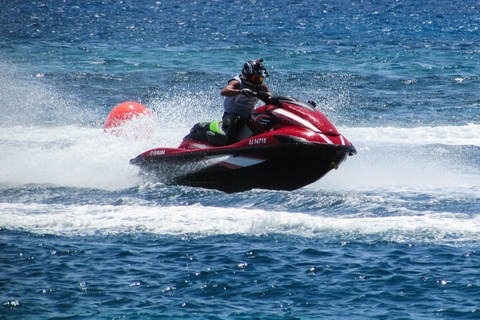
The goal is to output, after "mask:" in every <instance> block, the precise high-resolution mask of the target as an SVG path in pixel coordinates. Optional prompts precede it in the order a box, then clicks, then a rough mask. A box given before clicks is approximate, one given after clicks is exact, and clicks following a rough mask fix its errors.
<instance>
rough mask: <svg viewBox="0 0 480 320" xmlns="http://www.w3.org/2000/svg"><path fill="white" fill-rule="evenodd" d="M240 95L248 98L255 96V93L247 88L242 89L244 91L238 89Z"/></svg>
mask: <svg viewBox="0 0 480 320" xmlns="http://www.w3.org/2000/svg"><path fill="white" fill-rule="evenodd" d="M240 94H243V95H244V96H245V97H250V96H254V95H256V94H257V93H256V92H255V91H252V90H250V89H248V88H244V89H240Z"/></svg>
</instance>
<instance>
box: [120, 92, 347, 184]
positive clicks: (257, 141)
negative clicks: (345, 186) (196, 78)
mask: <svg viewBox="0 0 480 320" xmlns="http://www.w3.org/2000/svg"><path fill="white" fill-rule="evenodd" d="M254 94H255V95H256V96H257V97H258V98H259V99H260V100H262V101H263V102H264V103H265V105H263V106H261V107H259V108H257V109H254V110H253V111H252V113H251V115H250V117H249V119H248V120H247V121H246V124H245V125H244V126H243V128H241V129H240V130H239V132H238V135H237V140H238V142H236V143H233V144H230V145H225V141H226V135H225V132H224V131H223V129H222V122H221V121H213V122H200V123H197V124H196V125H195V126H193V128H192V129H191V130H190V133H189V134H188V135H186V136H185V137H184V139H183V141H182V142H181V144H180V146H179V147H178V148H155V149H151V150H148V151H146V152H144V153H142V154H140V155H139V156H137V157H136V158H134V159H132V160H130V164H132V165H136V166H138V167H140V173H141V174H142V175H145V176H147V177H151V178H153V179H155V180H156V181H159V182H162V183H164V184H167V185H186V186H192V187H202V188H209V189H217V190H221V191H224V192H227V193H232V192H241V191H246V190H250V189H254V188H259V189H271V190H295V189H298V188H301V187H304V186H306V185H308V184H311V183H313V182H315V181H317V180H318V179H320V178H321V177H323V176H324V175H325V174H327V173H328V172H329V171H330V170H332V169H338V166H339V165H340V164H341V163H342V162H343V161H345V159H346V158H347V156H352V155H354V154H356V153H357V151H356V149H355V147H354V146H353V145H352V144H351V143H350V142H349V141H348V140H347V138H345V137H344V136H342V135H341V134H340V133H339V132H338V131H337V129H336V128H335V126H334V125H333V124H332V123H331V122H330V121H329V120H328V119H327V118H326V117H325V115H324V114H322V113H321V112H320V111H319V110H318V109H317V108H316V104H315V103H314V102H313V101H309V102H304V101H301V100H299V99H296V98H292V97H289V96H274V95H272V94H271V93H267V92H258V93H254Z"/></svg>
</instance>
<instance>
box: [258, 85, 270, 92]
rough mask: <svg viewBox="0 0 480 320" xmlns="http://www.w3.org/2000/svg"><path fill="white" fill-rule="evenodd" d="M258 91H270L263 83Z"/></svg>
mask: <svg viewBox="0 0 480 320" xmlns="http://www.w3.org/2000/svg"><path fill="white" fill-rule="evenodd" d="M260 91H265V92H270V89H268V88H267V85H266V84H265V83H262V89H260Z"/></svg>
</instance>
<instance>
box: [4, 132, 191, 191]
mask: <svg viewBox="0 0 480 320" xmlns="http://www.w3.org/2000/svg"><path fill="white" fill-rule="evenodd" d="M185 131H187V129H185ZM181 137H182V133H175V132H172V131H169V132H163V131H162V130H157V131H156V132H155V135H154V137H153V139H131V138H128V137H115V136H113V135H109V134H104V133H103V130H102V129H90V128H80V127H74V126H68V127H56V128H39V127H30V128H27V127H14V128H2V129H0V140H1V141H2V143H1V144H0V154H2V157H0V182H1V183H2V184H8V185H12V184H13V185H21V184H28V183H36V184H53V185H58V186H68V187H89V188H100V189H106V190H118V189H124V188H128V187H132V186H135V185H138V184H139V183H140V178H139V177H138V174H137V173H138V169H137V168H136V167H134V166H131V165H130V164H129V160H130V159H131V158H134V157H136V156H137V155H139V154H140V153H142V152H144V151H146V150H148V149H151V148H154V147H157V146H159V145H166V146H169V145H170V146H174V145H178V144H179V143H180V141H181Z"/></svg>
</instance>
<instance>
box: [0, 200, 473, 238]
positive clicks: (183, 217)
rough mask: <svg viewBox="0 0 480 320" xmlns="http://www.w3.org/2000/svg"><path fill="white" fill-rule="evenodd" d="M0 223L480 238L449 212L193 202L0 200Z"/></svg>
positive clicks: (33, 228)
mask: <svg viewBox="0 0 480 320" xmlns="http://www.w3.org/2000/svg"><path fill="white" fill-rule="evenodd" d="M0 228H7V229H10V230H24V231H28V232H34V233H38V234H54V235H65V236H72V235H74V236H75V235H79V236H88V235H108V234H132V233H150V234H156V235H177V236H178V235H180V236H182V235H196V236H212V235H231V234H240V235H264V234H272V233H274V234H284V235H294V236H301V237H313V238H315V237H325V236H327V237H328V236H330V237H331V236H335V235H338V234H341V235H342V239H348V238H357V239H358V238H361V239H365V238H368V237H370V236H372V237H374V239H376V240H384V241H389V240H391V241H420V242H421V241H437V242H438V241H478V240H479V239H480V217H479V216H476V217H473V218H469V217H466V216H465V215H460V214H458V215H457V214H452V213H428V212H426V213H422V214H418V213H416V214H415V215H411V214H406V215H404V216H394V217H321V216H312V215H309V214H303V213H295V212H272V211H264V210H255V209H235V208H216V207H203V206H200V205H193V206H170V207H149V206H138V205H135V206H95V205H86V206H75V205H71V206H68V205H38V204H10V203H2V204H0Z"/></svg>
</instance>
